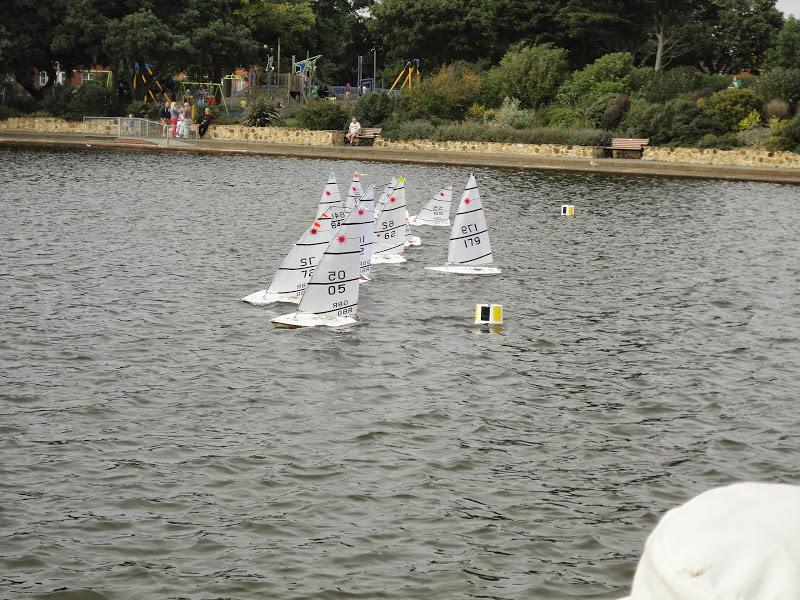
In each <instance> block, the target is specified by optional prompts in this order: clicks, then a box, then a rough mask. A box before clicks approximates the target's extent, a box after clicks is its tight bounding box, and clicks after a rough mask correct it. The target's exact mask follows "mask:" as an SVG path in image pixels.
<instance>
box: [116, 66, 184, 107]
mask: <svg viewBox="0 0 800 600" xmlns="http://www.w3.org/2000/svg"><path fill="white" fill-rule="evenodd" d="M152 66H153V65H151V64H148V63H144V67H143V68H141V69H140V68H139V63H138V62H134V63H133V81H132V82H131V87H132V88H133V91H134V92H135V91H136V85H137V82H140V81H141V84H142V88H144V87H145V86H146V85H147V82H148V79H147V77H148V75H149V76H150V79H151V80H152V81H153V83H155V84H156V87H158V92H159V94H160V95H163V96H164V99H165V100H166V101H167V102H172V99H171V98H170V97H169V94H168V93H167V91H166V90H165V89H164V88H163V87H162V85H161V83H160V82H159V81H158V78H156V76H155V75H153V69H152ZM110 77H111V76H110V75H109V81H110ZM148 96H149V97H150V98H151V99H152V100H153V102H154V103H155V104H158V99H157V98H156V96H155V94H153V89H152V86H150V87H149V88H148V89H147V91H146V92H145V94H144V100H145V102H147V98H148Z"/></svg>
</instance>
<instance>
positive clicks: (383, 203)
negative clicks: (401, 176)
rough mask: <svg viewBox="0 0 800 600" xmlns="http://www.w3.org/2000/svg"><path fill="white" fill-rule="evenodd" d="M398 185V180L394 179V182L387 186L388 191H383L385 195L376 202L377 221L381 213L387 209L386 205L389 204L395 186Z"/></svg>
mask: <svg viewBox="0 0 800 600" xmlns="http://www.w3.org/2000/svg"><path fill="white" fill-rule="evenodd" d="M396 185H397V180H396V179H395V178H394V177H392V180H391V181H390V182H389V183H387V184H386V189H384V190H383V193H382V194H381V195H380V197H379V198H378V199H377V200H376V201H375V220H376V221H377V220H378V217H379V216H380V214H381V211H382V210H383V209H384V208H386V205H387V204H388V203H389V196H390V195H391V193H392V191H393V190H394V188H395V186H396Z"/></svg>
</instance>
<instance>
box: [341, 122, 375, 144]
mask: <svg viewBox="0 0 800 600" xmlns="http://www.w3.org/2000/svg"><path fill="white" fill-rule="evenodd" d="M381 131H382V130H381V128H380V127H362V128H361V133H359V134H358V137H357V138H356V143H355V145H356V146H360V145H361V144H364V145H365V146H372V144H374V143H375V139H376V138H379V137H380V135H381ZM346 142H347V138H345V143H346Z"/></svg>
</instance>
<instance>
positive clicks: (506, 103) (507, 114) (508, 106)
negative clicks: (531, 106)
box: [496, 98, 536, 129]
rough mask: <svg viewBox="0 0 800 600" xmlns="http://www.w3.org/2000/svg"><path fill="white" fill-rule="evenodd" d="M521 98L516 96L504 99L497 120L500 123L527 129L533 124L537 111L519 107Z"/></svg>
mask: <svg viewBox="0 0 800 600" xmlns="http://www.w3.org/2000/svg"><path fill="white" fill-rule="evenodd" d="M519 104H520V102H519V100H517V99H516V98H506V99H504V100H503V104H502V106H500V110H498V111H497V119H496V120H497V122H498V123H499V124H500V125H508V126H509V127H513V128H514V129H525V128H526V127H530V126H531V125H532V124H533V120H534V118H535V117H536V113H534V112H533V111H531V110H525V109H522V108H520V107H519Z"/></svg>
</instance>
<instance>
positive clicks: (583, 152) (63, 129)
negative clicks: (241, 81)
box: [0, 117, 800, 169]
mask: <svg viewBox="0 0 800 600" xmlns="http://www.w3.org/2000/svg"><path fill="white" fill-rule="evenodd" d="M0 131H20V132H35V133H71V134H77V135H80V134H82V133H83V132H84V124H83V122H81V121H65V120H64V119H56V118H51V117H12V118H10V119H5V120H0ZM85 131H86V133H90V134H94V135H110V136H113V135H116V132H117V126H116V122H115V121H112V120H107V121H104V120H102V119H96V120H91V121H87V123H86V130H85ZM206 138H210V139H214V140H231V141H237V140H240V141H247V142H263V143H265V144H297V145H302V146H337V145H341V144H343V140H344V134H343V133H342V132H339V131H312V130H309V129H295V128H291V127H244V126H243V125H212V126H211V127H210V128H209V130H208V133H207V134H206ZM375 146H376V147H379V148H391V149H395V150H411V151H414V150H430V151H440V152H490V153H499V154H521V155H526V156H541V157H555V158H599V157H601V156H602V155H603V150H602V149H601V148H598V147H596V146H560V145H557V144H510V143H501V142H456V141H450V142H439V141H432V140H403V141H389V140H385V139H381V138H378V139H377V140H375ZM643 159H644V160H649V161H658V162H669V163H675V162H677V163H691V164H705V165H736V166H744V167H784V168H794V169H799V168H800V154H795V153H793V152H770V151H768V150H762V149H757V148H737V149H735V150H714V149H698V148H664V147H658V146H654V147H647V148H645V149H644V156H643Z"/></svg>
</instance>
